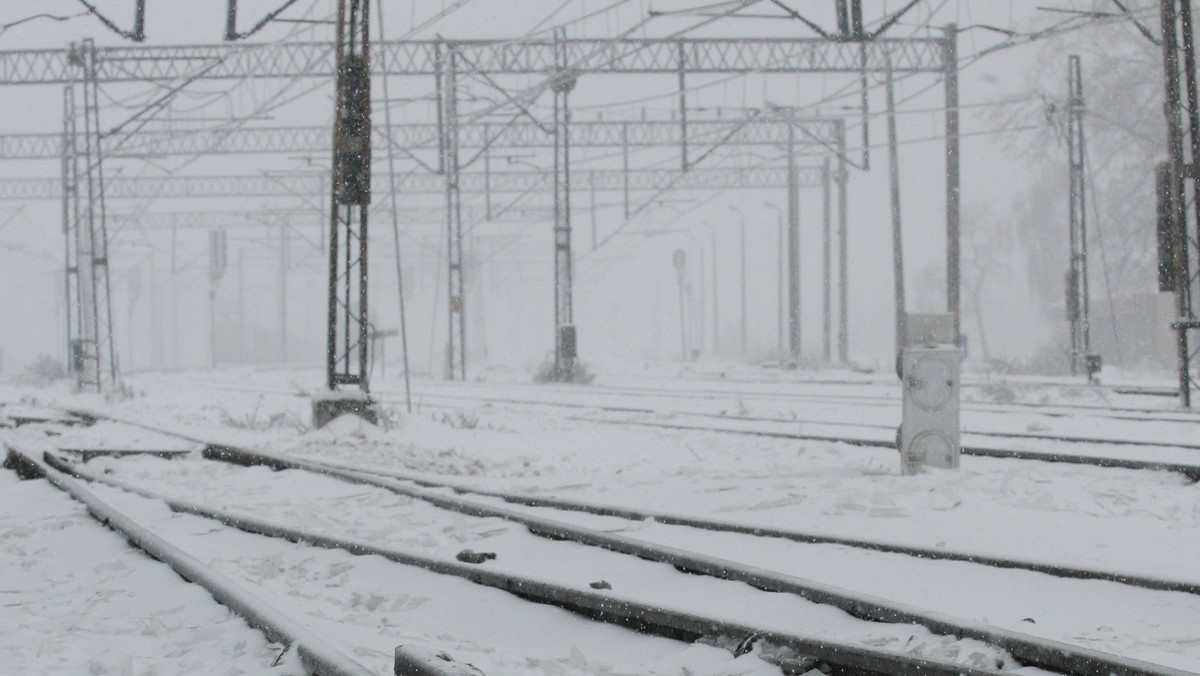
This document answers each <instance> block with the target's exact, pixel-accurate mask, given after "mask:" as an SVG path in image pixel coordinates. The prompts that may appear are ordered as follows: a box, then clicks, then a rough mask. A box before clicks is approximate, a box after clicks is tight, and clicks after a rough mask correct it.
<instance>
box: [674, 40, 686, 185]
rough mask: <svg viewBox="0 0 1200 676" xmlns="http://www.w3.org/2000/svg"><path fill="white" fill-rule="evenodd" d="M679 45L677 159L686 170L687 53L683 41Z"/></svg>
mask: <svg viewBox="0 0 1200 676" xmlns="http://www.w3.org/2000/svg"><path fill="white" fill-rule="evenodd" d="M677 44H678V45H679V160H680V166H681V167H682V170H683V171H687V170H688V125H687V83H686V75H685V73H686V72H687V54H686V53H685V52H684V47H683V42H682V41H681V42H679V43H677Z"/></svg>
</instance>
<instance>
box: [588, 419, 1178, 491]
mask: <svg viewBox="0 0 1200 676" xmlns="http://www.w3.org/2000/svg"><path fill="white" fill-rule="evenodd" d="M568 419H569V420H576V421H580V422H593V423H604V424H608V425H634V426H638V427H656V428H659V429H670V430H689V431H694V432H719V433H722V434H743V435H747V436H754V437H769V438H774V439H795V440H798V441H829V442H834V443H842V444H848V445H850V446H864V447H873V448H891V449H895V448H896V442H895V441H894V440H887V439H861V438H858V439H856V438H847V437H838V436H833V435H829V434H808V433H801V432H772V431H769V430H748V429H731V428H725V427H705V426H701V425H680V424H677V423H658V422H651V421H648V420H613V419H609V418H588V417H583V416H571V417H569V418H568ZM971 434H975V433H974V432H972V433H971ZM962 454H963V455H970V456H975V457H982V458H1000V459H1004V460H1038V461H1041V462H1053V463H1062V464H1067V465H1091V466H1093V467H1104V468H1114V469H1136V470H1148V471H1156V472H1157V471H1161V472H1175V473H1178V474H1182V475H1184V476H1185V477H1187V478H1188V479H1189V480H1190V481H1200V465H1191V464H1186V463H1178V462H1157V461H1153V460H1134V459H1130V458H1106V457H1102V456H1091V455H1075V454H1071V453H1042V452H1039V451H1021V450H1011V449H1001V448H984V447H981V446H966V445H964V446H963V447H962Z"/></svg>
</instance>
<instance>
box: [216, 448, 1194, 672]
mask: <svg viewBox="0 0 1200 676" xmlns="http://www.w3.org/2000/svg"><path fill="white" fill-rule="evenodd" d="M204 457H206V458H209V459H213V460H221V461H224V462H230V463H235V464H243V465H248V466H253V465H262V466H267V467H271V468H273V469H277V470H279V469H298V470H304V471H309V472H317V473H321V474H326V475H329V476H333V477H337V478H340V479H342V480H345V481H349V482H353V483H359V484H365V485H370V486H376V487H379V488H384V489H386V490H389V491H392V492H394V493H396V494H399V495H404V496H407V497H412V498H415V499H420V500H424V501H426V502H429V503H430V504H433V505H435V506H438V507H442V508H444V509H450V510H454V511H457V512H459V513H462V514H467V515H471V516H487V517H498V518H502V519H506V520H509V521H512V522H514V523H520V524H522V525H524V526H525V527H526V528H528V529H529V531H530V532H531V533H533V534H535V535H540V536H543V537H548V538H552V539H563V540H571V541H574V542H578V543H580V544H585V545H589V546H594V547H601V548H604V549H608V550H610V551H615V552H619V553H623V554H629V555H633V556H638V557H640V558H644V559H648V560H652V561H659V562H662V563H667V564H670V565H673V566H675V567H676V568H677V569H679V570H682V571H684V572H689V573H695V574H701V575H709V576H712V577H717V578H721V579H727V580H736V581H740V582H745V583H747V584H750V585H751V586H754V587H757V588H759V589H763V590H766V591H775V592H783V593H790V594H795V595H797V596H800V597H802V598H805V599H808V600H810V601H813V602H815V603H823V604H826V605H831V606H834V607H837V608H840V609H841V610H843V611H845V612H847V613H849V614H850V615H852V616H854V617H857V618H860V619H865V620H871V621H877V622H893V623H905V624H910V623H915V624H920V625H922V626H924V627H926V628H927V629H929V630H930V631H932V632H934V633H936V634H942V635H950V636H957V637H960V638H973V639H976V640H979V641H983V642H985V643H988V644H990V645H993V646H996V647H998V648H1002V649H1004V650H1006V651H1008V652H1009V653H1010V654H1012V655H1013V657H1014V658H1016V659H1017V660H1019V661H1021V662H1023V663H1026V664H1029V665H1032V666H1038V667H1042V668H1045V669H1050V670H1053V671H1058V672H1062V673H1066V674H1073V675H1074V676H1151V675H1156V676H1165V675H1167V674H1170V675H1172V676H1181V675H1182V674H1184V673H1186V672H1183V671H1180V670H1176V669H1172V668H1170V667H1165V666H1161V665H1156V664H1151V663H1148V662H1144V661H1141V660H1136V659H1131V658H1127V657H1123V656H1119V655H1112V654H1108V653H1103V652H1100V651H1096V650H1091V649H1088V648H1083V647H1079V646H1072V645H1069V644H1065V643H1062V642H1059V641H1051V640H1048V639H1042V638H1037V637H1034V636H1030V635H1028V634H1022V633H1019V632H1014V631H1011V630H1007V629H1002V628H998V627H992V626H988V625H980V624H973V623H970V622H965V621H963V620H960V619H958V618H953V617H950V616H947V615H944V614H942V613H935V612H931V611H927V610H924V609H921V608H915V607H912V606H908V605H906V604H902V603H896V602H893V601H889V600H886V599H880V598H877V597H873V596H870V595H867V594H861V593H857V592H853V591H850V590H845V589H841V588H839V587H836V586H833V585H827V584H822V583H819V582H815V581H812V580H806V579H804V578H800V577H797V576H793V575H786V574H782V573H777V572H774V571H770V570H765V569H762V568H757V567H754V566H748V565H745V564H741V563H738V562H735V561H730V560H727V559H721V558H718V557H711V556H703V555H697V554H695V553H694V552H688V551H686V550H681V549H678V548H674V547H668V546H663V545H656V544H652V543H648V542H645V541H641V540H637V539H635V538H630V537H626V536H622V535H616V534H612V533H605V532H601V531H597V530H594V529H589V528H584V527H580V526H575V525H573V524H567V523H564V522H560V521H555V520H553V519H547V518H543V517H536V516H532V515H529V514H526V513H523V512H520V511H516V510H512V509H506V508H503V507H498V506H495V505H491V504H487V503H482V502H478V501H474V500H469V499H464V498H460V497H451V496H447V495H445V494H442V493H439V492H435V491H431V490H428V489H423V488H414V487H411V486H409V485H405V484H404V483H402V482H399V481H396V480H392V479H387V478H384V477H379V476H376V475H371V474H367V473H363V472H351V471H341V470H333V469H331V468H328V467H324V466H322V465H320V464H318V463H314V462H308V461H303V460H298V459H293V458H284V457H281V456H277V455H272V454H269V453H262V452H255V451H247V450H244V449H239V448H235V447H231V446H210V447H209V448H207V449H205V451H204Z"/></svg>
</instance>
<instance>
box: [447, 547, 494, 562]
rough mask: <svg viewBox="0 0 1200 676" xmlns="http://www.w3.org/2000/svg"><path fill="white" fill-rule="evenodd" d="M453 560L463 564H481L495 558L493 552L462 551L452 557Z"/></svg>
mask: <svg viewBox="0 0 1200 676" xmlns="http://www.w3.org/2000/svg"><path fill="white" fill-rule="evenodd" d="M454 558H456V559H458V560H459V561H462V562H463V563H483V562H484V561H487V560H489V559H494V558H496V554H495V552H475V551H471V550H470V549H464V550H462V551H461V552H459V553H458V554H456V555H455V556H454Z"/></svg>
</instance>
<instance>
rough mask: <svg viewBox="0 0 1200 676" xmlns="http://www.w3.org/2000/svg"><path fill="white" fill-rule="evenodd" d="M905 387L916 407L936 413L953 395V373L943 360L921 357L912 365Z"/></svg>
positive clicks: (933, 357)
mask: <svg viewBox="0 0 1200 676" xmlns="http://www.w3.org/2000/svg"><path fill="white" fill-rule="evenodd" d="M907 385H908V387H909V389H911V390H912V397H913V402H915V403H916V405H917V406H920V407H921V408H923V409H925V410H927V411H936V410H938V409H940V408H942V407H944V406H945V405H946V403H947V402H948V401H950V397H951V395H953V394H954V372H953V370H951V368H950V366H949V365H948V364H947V363H946V360H945V359H944V358H941V359H939V358H938V357H935V356H932V355H930V356H925V357H921V358H920V359H918V360H917V363H916V364H913V367H912V371H910V375H909V377H908V382H907Z"/></svg>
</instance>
